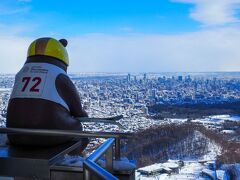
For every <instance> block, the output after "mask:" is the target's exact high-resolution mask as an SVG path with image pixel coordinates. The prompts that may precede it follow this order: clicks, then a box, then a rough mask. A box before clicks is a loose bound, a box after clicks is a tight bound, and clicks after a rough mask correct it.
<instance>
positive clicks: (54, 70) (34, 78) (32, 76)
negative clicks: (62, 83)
mask: <svg viewBox="0 0 240 180" xmlns="http://www.w3.org/2000/svg"><path fill="white" fill-rule="evenodd" d="M59 74H65V75H67V73H66V72H65V71H64V70H63V69H61V68H59V67H57V66H55V65H52V64H48V63H27V64H25V65H24V66H23V67H22V69H21V70H20V71H19V72H18V73H17V75H16V77H15V83H14V86H13V91H12V94H11V97H10V99H13V98H35V99H45V100H49V101H53V102H55V103H58V104H61V105H62V106H63V107H65V108H66V109H67V110H69V107H68V105H67V104H66V102H65V101H64V100H63V99H62V98H61V97H60V95H59V94H58V92H57V89H56V85H55V81H56V78H57V76H58V75H59Z"/></svg>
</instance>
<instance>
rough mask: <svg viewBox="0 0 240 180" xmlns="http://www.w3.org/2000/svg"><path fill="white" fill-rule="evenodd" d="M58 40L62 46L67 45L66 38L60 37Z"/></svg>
mask: <svg viewBox="0 0 240 180" xmlns="http://www.w3.org/2000/svg"><path fill="white" fill-rule="evenodd" d="M59 42H60V43H61V44H62V45H63V46H64V47H67V44H68V42H67V40H66V39H60V40H59Z"/></svg>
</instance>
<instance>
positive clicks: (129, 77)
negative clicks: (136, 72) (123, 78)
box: [127, 73, 131, 82]
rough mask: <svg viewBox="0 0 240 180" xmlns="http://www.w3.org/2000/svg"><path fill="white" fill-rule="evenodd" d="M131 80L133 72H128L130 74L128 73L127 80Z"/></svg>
mask: <svg viewBox="0 0 240 180" xmlns="http://www.w3.org/2000/svg"><path fill="white" fill-rule="evenodd" d="M130 80H131V74H130V73H128V75H127V82H130Z"/></svg>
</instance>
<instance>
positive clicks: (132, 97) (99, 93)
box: [0, 74, 240, 131]
mask: <svg viewBox="0 0 240 180" xmlns="http://www.w3.org/2000/svg"><path fill="white" fill-rule="evenodd" d="M70 77H71V78H72V80H73V82H74V84H75V86H76V88H77V89H78V91H79V93H80V97H81V99H82V103H83V106H84V108H85V109H86V110H87V112H88V113H89V117H109V116H116V115H123V116H124V119H123V121H122V122H121V121H120V122H121V124H122V125H123V126H124V127H126V129H127V130H129V131H136V130H139V129H145V128H148V127H150V126H153V125H156V124H158V125H159V124H161V123H163V122H162V121H156V120H153V119H150V118H148V107H149V106H151V105H155V104H186V103H188V104H197V103H204V104H214V103H224V102H234V101H239V98H240V78H237V77H233V78H229V77H225V76H223V77H216V76H208V75H207V74H206V75H201V76H197V75H192V74H191V75H187V74H185V75H181V74H168V75H162V74H103V75H102V74H101V75H77V74H72V75H70ZM13 83H14V75H1V76H0V104H1V106H0V113H1V115H2V116H0V122H3V121H4V119H5V117H4V116H5V115H6V106H7V102H8V99H9V97H10V93H11V88H12V86H13ZM92 127H93V126H92V125H91V124H90V125H86V126H85V128H86V129H91V128H92ZM94 127H95V129H96V130H100V129H102V128H103V125H102V124H100V125H99V127H98V126H96V125H95V126H94ZM105 128H106V129H107V130H110V131H112V130H116V131H117V130H119V128H118V127H116V126H114V125H111V126H109V125H108V126H105Z"/></svg>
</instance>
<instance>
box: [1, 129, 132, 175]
mask: <svg viewBox="0 0 240 180" xmlns="http://www.w3.org/2000/svg"><path fill="white" fill-rule="evenodd" d="M1 133H4V134H25V135H40V136H65V137H66V136H68V137H88V138H89V137H92V138H108V139H107V140H106V141H105V142H104V143H103V144H102V145H100V146H99V147H98V148H97V149H96V150H95V151H94V152H93V153H92V154H91V155H90V156H89V157H88V158H87V159H86V160H84V162H83V173H84V179H85V180H90V179H91V178H92V175H95V176H97V177H98V178H100V179H106V180H110V179H117V178H116V177H115V176H113V175H112V174H111V173H112V172H113V145H114V143H115V159H116V160H117V159H120V157H121V154H120V140H121V139H124V138H128V137H130V136H131V133H112V132H92V131H76V130H52V129H24V128H0V134H1ZM104 154H105V155H106V170H105V169H103V168H102V167H100V166H99V165H98V164H97V163H96V162H97V161H98V160H99V158H101V157H102V156H103V155H104ZM107 170H108V171H107Z"/></svg>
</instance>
